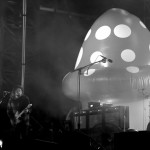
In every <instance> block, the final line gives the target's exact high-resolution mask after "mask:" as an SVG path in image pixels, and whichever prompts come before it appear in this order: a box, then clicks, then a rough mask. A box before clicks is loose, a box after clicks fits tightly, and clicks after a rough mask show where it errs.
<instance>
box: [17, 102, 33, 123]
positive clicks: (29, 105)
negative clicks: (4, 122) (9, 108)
mask: <svg viewBox="0 0 150 150" xmlns="http://www.w3.org/2000/svg"><path fill="white" fill-rule="evenodd" d="M31 106H32V104H28V106H27V107H26V108H25V109H23V110H22V111H21V112H20V113H18V111H17V112H16V114H15V124H17V123H19V122H20V117H21V116H22V115H23V114H24V113H25V112H28V111H29V108H31Z"/></svg>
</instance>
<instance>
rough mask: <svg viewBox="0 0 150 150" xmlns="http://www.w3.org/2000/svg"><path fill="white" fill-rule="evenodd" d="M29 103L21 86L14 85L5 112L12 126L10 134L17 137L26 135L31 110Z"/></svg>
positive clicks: (21, 137) (20, 137)
mask: <svg viewBox="0 0 150 150" xmlns="http://www.w3.org/2000/svg"><path fill="white" fill-rule="evenodd" d="M29 104H30V101H29V98H28V97H27V96H26V95H24V94H23V88H22V87H21V86H16V87H14V88H13V89H12V91H11V93H10V98H9V101H8V104H7V114H8V117H9V119H10V123H11V125H12V127H13V128H12V133H13V134H12V135H13V136H14V137H15V138H17V139H23V138H26V137H27V136H28V132H29V115H30V111H31V108H28V106H29ZM20 113H21V115H20Z"/></svg>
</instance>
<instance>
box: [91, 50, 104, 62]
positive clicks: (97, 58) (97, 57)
mask: <svg viewBox="0 0 150 150" xmlns="http://www.w3.org/2000/svg"><path fill="white" fill-rule="evenodd" d="M101 55H102V53H101V52H99V51H96V52H94V53H93V54H92V55H91V57H90V62H91V63H94V62H96V61H100V60H102V57H101Z"/></svg>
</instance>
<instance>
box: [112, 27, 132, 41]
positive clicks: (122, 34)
mask: <svg viewBox="0 0 150 150" xmlns="http://www.w3.org/2000/svg"><path fill="white" fill-rule="evenodd" d="M114 34H115V35H116V36H117V37H119V38H127V37H129V36H130V35H131V29H130V27H128V26H127V25H124V24H120V25H117V26H116V27H115V28H114Z"/></svg>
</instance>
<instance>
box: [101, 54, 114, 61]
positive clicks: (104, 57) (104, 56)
mask: <svg viewBox="0 0 150 150" xmlns="http://www.w3.org/2000/svg"><path fill="white" fill-rule="evenodd" d="M100 56H101V57H102V58H103V59H104V62H105V61H106V60H108V61H109V62H110V63H112V62H113V60H112V59H108V58H106V57H105V56H103V55H100Z"/></svg>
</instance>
